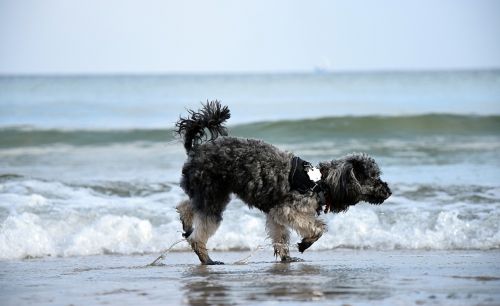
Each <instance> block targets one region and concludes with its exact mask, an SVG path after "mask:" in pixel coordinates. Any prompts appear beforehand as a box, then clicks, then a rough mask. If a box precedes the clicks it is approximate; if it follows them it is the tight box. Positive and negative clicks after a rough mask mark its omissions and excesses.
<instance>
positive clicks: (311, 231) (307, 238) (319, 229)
mask: <svg viewBox="0 0 500 306" xmlns="http://www.w3.org/2000/svg"><path fill="white" fill-rule="evenodd" d="M325 229H326V225H325V223H323V222H322V221H320V220H317V219H316V218H314V217H310V218H309V222H307V223H305V226H300V225H299V228H297V231H298V232H299V233H300V234H301V236H302V241H301V242H299V243H298V244H297V246H298V249H299V252H301V253H304V251H305V250H307V249H308V248H309V247H310V246H311V245H313V243H315V242H316V241H317V240H318V239H319V238H320V237H321V236H322V235H323V232H324V231H325Z"/></svg>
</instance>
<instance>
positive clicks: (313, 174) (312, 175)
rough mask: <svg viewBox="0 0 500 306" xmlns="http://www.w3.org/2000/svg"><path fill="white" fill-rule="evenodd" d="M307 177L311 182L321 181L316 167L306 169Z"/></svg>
mask: <svg viewBox="0 0 500 306" xmlns="http://www.w3.org/2000/svg"><path fill="white" fill-rule="evenodd" d="M307 176H309V179H310V180H311V181H313V182H317V181H319V180H321V172H320V171H319V169H318V168H316V167H312V168H310V169H308V170H307Z"/></svg>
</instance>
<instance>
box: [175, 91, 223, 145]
mask: <svg viewBox="0 0 500 306" xmlns="http://www.w3.org/2000/svg"><path fill="white" fill-rule="evenodd" d="M202 106H203V107H202V108H201V109H200V110H198V111H193V110H188V112H189V115H188V116H187V117H185V118H184V117H180V118H179V121H177V123H176V124H175V132H176V133H177V134H179V135H180V136H181V137H182V138H183V139H184V148H185V149H186V151H187V152H189V151H191V149H192V148H193V146H195V145H197V144H200V143H202V142H203V141H206V140H207V138H208V137H207V132H206V131H205V130H208V132H209V133H210V139H209V140H210V141H212V140H214V139H216V138H217V137H219V135H222V136H227V129H226V128H225V127H224V122H225V121H226V120H227V119H229V117H231V114H230V113H229V108H227V106H222V105H221V104H220V102H219V101H217V100H215V101H210V102H209V101H207V103H205V104H202Z"/></svg>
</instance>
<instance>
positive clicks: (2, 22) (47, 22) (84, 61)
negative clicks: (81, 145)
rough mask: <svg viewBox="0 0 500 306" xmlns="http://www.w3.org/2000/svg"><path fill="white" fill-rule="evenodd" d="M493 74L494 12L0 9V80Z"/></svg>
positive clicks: (293, 7) (497, 48) (498, 30)
mask: <svg viewBox="0 0 500 306" xmlns="http://www.w3.org/2000/svg"><path fill="white" fill-rule="evenodd" d="M498 68H500V1H498V0H411V1H410V0H378V1H369V0H366V1H360V0H345V1H331V0H324V1H318V0H312V1H292V0H289V1H282V0H276V1H269V0H252V1H234V0H216V1H212V0H200V1H192V0H191V1H189V0H186V1H169V0H158V1H152V0H141V1H131V0H81V1H72V0H43V1H42V0H0V74H93V73H103V74H109V73H113V74H115V73H118V74H119V73H127V74H131V73H132V74H135V73H137V74H139V73H245V72H247V73H256V72H308V71H315V70H318V69H320V70H329V71H381V70H450V69H498Z"/></svg>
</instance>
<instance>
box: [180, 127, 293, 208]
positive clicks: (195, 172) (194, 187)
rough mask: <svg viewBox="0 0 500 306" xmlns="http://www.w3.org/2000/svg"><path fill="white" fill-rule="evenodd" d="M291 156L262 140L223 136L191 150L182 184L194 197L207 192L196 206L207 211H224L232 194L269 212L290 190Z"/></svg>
mask: <svg viewBox="0 0 500 306" xmlns="http://www.w3.org/2000/svg"><path fill="white" fill-rule="evenodd" d="M291 158H292V154H291V153H287V152H283V151H281V150H279V149H277V148H276V147H274V146H272V145H270V144H268V143H265V142H263V141H260V140H254V139H242V138H235V137H220V138H217V139H215V140H213V141H209V142H206V143H203V144H200V145H198V146H195V147H194V148H193V149H192V150H191V151H190V152H189V153H188V160H187V161H186V163H185V164H184V167H183V169H182V180H181V186H182V188H183V189H184V190H185V192H186V193H187V194H188V195H189V196H190V198H192V199H195V198H196V196H197V195H199V194H203V195H204V196H203V199H195V200H194V201H193V205H195V207H196V208H197V209H199V210H202V211H203V212H205V213H213V214H219V213H220V212H221V211H223V210H224V207H225V204H226V199H227V197H228V196H229V194H230V193H235V194H237V195H238V196H239V197H240V198H241V199H242V200H243V201H244V202H246V203H247V204H248V205H249V206H254V207H257V208H259V209H261V210H263V211H265V212H267V211H268V210H269V209H271V208H272V207H273V206H275V205H276V204H278V203H279V201H280V200H282V199H283V197H284V196H285V195H286V194H288V193H289V192H290V186H289V183H288V173H289V171H290V159H291ZM219 203H220V204H219ZM221 205H222V207H221Z"/></svg>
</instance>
